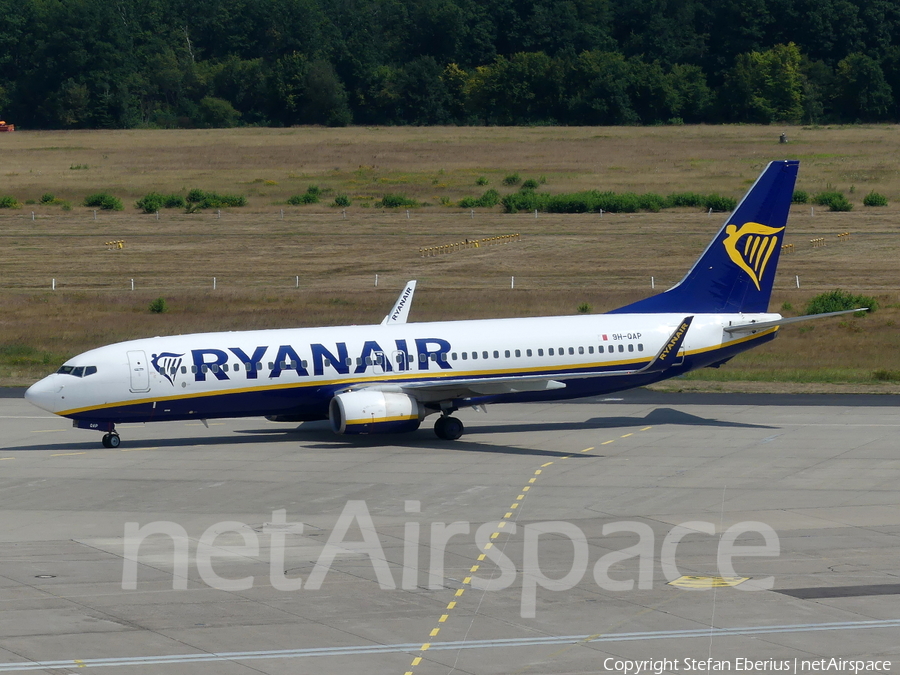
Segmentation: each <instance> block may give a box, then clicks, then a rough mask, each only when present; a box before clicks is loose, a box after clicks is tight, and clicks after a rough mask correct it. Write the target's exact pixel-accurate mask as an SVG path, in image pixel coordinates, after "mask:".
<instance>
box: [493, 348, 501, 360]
mask: <svg viewBox="0 0 900 675" xmlns="http://www.w3.org/2000/svg"><path fill="white" fill-rule="evenodd" d="M494 358H495V359H499V358H500V352H498V351H497V350H496V349H495V350H494Z"/></svg>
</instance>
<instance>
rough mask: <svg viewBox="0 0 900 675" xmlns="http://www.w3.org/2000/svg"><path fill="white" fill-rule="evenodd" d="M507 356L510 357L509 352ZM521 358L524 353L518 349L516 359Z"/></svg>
mask: <svg viewBox="0 0 900 675" xmlns="http://www.w3.org/2000/svg"><path fill="white" fill-rule="evenodd" d="M506 355H507V356H509V352H507V354H506ZM520 356H522V351H521V350H519V349H517V350H516V358H519V357H520ZM529 356H531V355H530V354H529Z"/></svg>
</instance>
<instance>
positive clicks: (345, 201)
mask: <svg viewBox="0 0 900 675" xmlns="http://www.w3.org/2000/svg"><path fill="white" fill-rule="evenodd" d="M351 203H352V202H351V201H350V197H348V196H347V195H344V194H340V195H335V196H334V201H333V202H332V203H331V205H332V206H339V207H341V208H346V207H348V206H350V204H351Z"/></svg>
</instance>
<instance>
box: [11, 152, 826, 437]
mask: <svg viewBox="0 0 900 675" xmlns="http://www.w3.org/2000/svg"><path fill="white" fill-rule="evenodd" d="M798 166H799V162H797V161H793V160H787V161H777V162H772V163H770V164H769V165H768V166H767V167H766V169H765V170H764V171H763V172H762V174H761V175H760V177H759V178H758V179H757V181H756V183H754V185H753V186H752V187H751V188H750V190H749V191H748V192H747V194H746V196H745V197H744V198H743V200H742V201H741V202H740V204H739V205H738V207H737V208H736V209H735V211H734V212H733V213H732V214H731V215H730V216H729V217H728V219H727V220H726V221H725V224H724V225H723V227H722V229H721V230H720V231H719V232H718V234H716V236H715V238H714V239H713V240H712V243H710V245H709V246H708V247H707V249H706V251H704V253H703V254H702V255H701V256H700V258H699V260H697V262H696V263H695V264H694V266H693V267H692V268H691V270H690V271H689V272H688V273H687V275H686V276H685V277H684V279H682V281H681V282H680V283H678V284H677V285H676V286H674V287H672V288H670V289H669V290H667V291H665V292H663V293H659V294H657V295H654V296H651V297H648V298H646V299H644V300H640V301H638V302H635V303H633V304H630V305H627V306H625V307H621V308H619V309H616V310H613V311H611V312H609V313H607V314H601V315H581V316H555V317H537V318H525V319H489V320H479V321H443V322H429V323H408V322H407V316H408V313H409V307H410V304H411V302H412V297H413V292H414V290H415V282H410V283H409V284H408V285H407V286H406V288H405V289H404V291H403V292H402V293H401V294H400V297H399V299H398V300H397V303H396V304H395V305H394V308H393V309H392V310H391V312H390V313H389V314H388V315H387V316H386V317H385V319H384V321H382V323H381V324H380V325H372V326H341V327H331V328H295V329H279V330H256V331H245V332H227V333H199V334H195V335H179V336H173V337H154V338H145V339H140V340H131V341H129V342H121V343H118V344H113V345H109V346H106V347H100V348H98V349H92V350H90V351H87V352H85V353H83V354H79V355H78V356H76V357H74V358H72V359H70V360H68V361H67V362H66V363H65V364H64V365H63V366H62V367H61V368H60V369H59V370H58V371H57V372H56V373H54V374H52V375H49V376H47V377H45V378H44V379H42V380H41V381H40V382H37V383H36V384H34V385H32V386H31V387H30V388H29V389H28V391H27V392H26V393H25V398H26V399H28V400H29V401H31V402H32V403H33V404H35V405H36V406H38V407H40V408H43V409H44V410H48V411H50V412H53V413H55V414H57V415H61V416H63V417H67V418H70V419H72V420H73V425H74V426H75V427H77V428H79V429H92V430H96V431H100V432H102V433H103V434H104V435H103V445H104V446H106V447H112V448H115V447H118V446H119V443H120V438H119V435H118V434H117V432H116V424H118V423H126V422H166V421H175V420H196V419H199V420H203V421H204V422H205V421H206V420H208V419H213V418H222V417H246V416H266V417H268V418H269V419H272V420H276V421H291V422H298V421H308V420H325V419H328V420H330V423H331V428H332V430H333V431H334V432H335V433H337V434H377V433H396V432H407V431H414V430H416V429H418V428H419V425H420V424H421V422H422V421H423V420H424V419H425V418H426V417H428V416H429V415H437V419H436V421H435V424H434V431H435V433H436V434H437V436H438V437H440V438H442V439H447V440H454V439H457V438H459V437H460V436H462V433H463V424H462V422H461V421H460V420H459V419H458V418H456V417H453V416H452V413H454V412H455V411H457V410H459V409H460V408H465V407H476V406H484V405H486V404H488V403H516V402H522V401H549V400H562V399H572V398H579V397H585V396H596V395H600V394H608V393H611V392H615V391H621V390H624V389H630V388H633V387H640V386H643V385H647V384H651V383H653V382H658V381H660V380H664V379H666V378H670V377H674V376H676V375H682V374H684V373H687V372H689V371H692V370H696V369H698V368H706V367H709V366H719V365H721V364H723V363H725V362H726V361H728V360H729V359H731V358H733V357H734V356H735V355H736V354H739V353H741V352H743V351H746V350H748V349H751V348H752V347H756V346H758V345H761V344H763V343H764V342H768V341H769V340H772V339H774V338H775V336H776V333H777V331H778V329H779V327H780V326H782V325H784V324H786V323H792V322H794V321H802V320H807V319H810V318H818V317H821V316H832V315H835V314H840V313H843V312H837V313H829V314H827V315H817V316H814V317H809V316H806V317H797V318H793V319H784V318H782V317H781V315H779V314H773V313H768V305H769V298H770V295H771V292H772V284H773V279H774V277H775V270H776V267H777V265H778V257H779V254H780V252H781V245H782V240H783V237H784V230H785V226H786V223H787V218H788V212H789V210H790V205H791V197H792V195H793V190H794V182H795V180H796V177H797V169H798Z"/></svg>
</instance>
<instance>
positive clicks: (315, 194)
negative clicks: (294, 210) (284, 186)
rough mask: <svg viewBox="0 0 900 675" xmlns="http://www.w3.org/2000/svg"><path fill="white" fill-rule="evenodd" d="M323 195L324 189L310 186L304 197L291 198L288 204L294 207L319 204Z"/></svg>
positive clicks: (295, 196)
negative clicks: (320, 196)
mask: <svg viewBox="0 0 900 675" xmlns="http://www.w3.org/2000/svg"><path fill="white" fill-rule="evenodd" d="M321 193H322V189H321V188H320V187H319V186H318V185H310V186H309V187H308V188H306V192H304V193H303V194H302V195H294V196H292V197H289V198H288V200H287V201H288V204H293V205H294V206H298V205H300V204H317V203H318V202H319V195H320V194H321Z"/></svg>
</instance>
